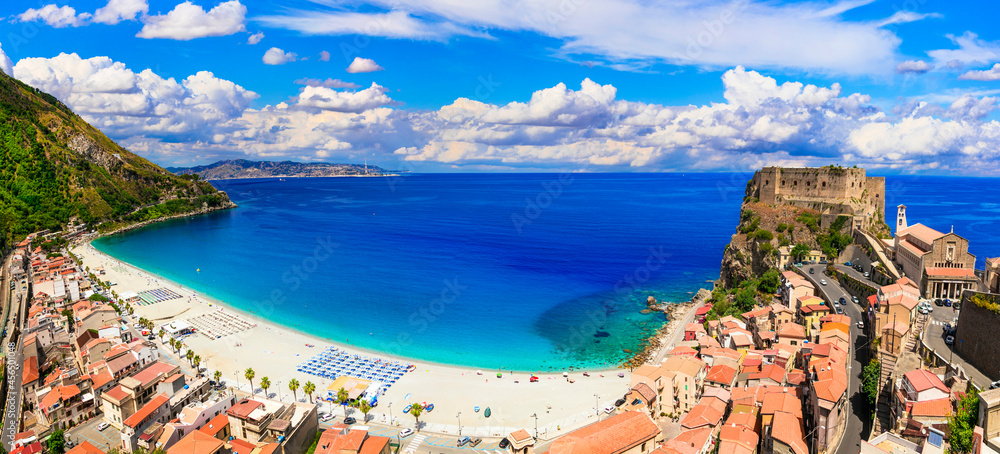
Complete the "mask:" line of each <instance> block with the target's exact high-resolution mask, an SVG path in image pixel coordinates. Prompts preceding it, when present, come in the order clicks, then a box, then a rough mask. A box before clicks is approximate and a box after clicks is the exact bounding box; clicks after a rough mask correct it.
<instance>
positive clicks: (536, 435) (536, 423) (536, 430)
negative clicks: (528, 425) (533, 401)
mask: <svg viewBox="0 0 1000 454" xmlns="http://www.w3.org/2000/svg"><path fill="white" fill-rule="evenodd" d="M531 417H532V418H535V438H536V439H537V438H538V413H532V415H531Z"/></svg>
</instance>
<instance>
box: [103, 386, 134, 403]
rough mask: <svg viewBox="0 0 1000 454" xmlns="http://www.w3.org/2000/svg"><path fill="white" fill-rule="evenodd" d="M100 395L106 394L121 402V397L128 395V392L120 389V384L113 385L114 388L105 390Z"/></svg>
mask: <svg viewBox="0 0 1000 454" xmlns="http://www.w3.org/2000/svg"><path fill="white" fill-rule="evenodd" d="M102 396H108V397H110V398H112V399H114V400H116V401H118V402H121V401H122V400H123V399H125V398H126V397H128V393H126V392H125V390H124V389H122V385H115V387H114V388H111V389H109V390H107V391H106V392H105V393H104V394H102Z"/></svg>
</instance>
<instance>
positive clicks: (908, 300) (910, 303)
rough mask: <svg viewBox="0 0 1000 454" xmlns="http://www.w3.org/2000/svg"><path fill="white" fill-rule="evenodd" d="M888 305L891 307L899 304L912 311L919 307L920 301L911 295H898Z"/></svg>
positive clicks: (890, 299)
mask: <svg viewBox="0 0 1000 454" xmlns="http://www.w3.org/2000/svg"><path fill="white" fill-rule="evenodd" d="M886 303H887V304H889V305H890V306H892V305H895V304H899V305H902V306H903V307H905V308H906V310H911V311H912V310H913V308H915V307H917V304H918V301H917V299H916V298H913V297H911V296H909V295H896V296H894V297H892V298H889V300H888V301H887V302H886Z"/></svg>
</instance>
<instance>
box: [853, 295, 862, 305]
mask: <svg viewBox="0 0 1000 454" xmlns="http://www.w3.org/2000/svg"><path fill="white" fill-rule="evenodd" d="M851 301H854V304H861V303H860V302H858V297H856V296H852V297H851Z"/></svg>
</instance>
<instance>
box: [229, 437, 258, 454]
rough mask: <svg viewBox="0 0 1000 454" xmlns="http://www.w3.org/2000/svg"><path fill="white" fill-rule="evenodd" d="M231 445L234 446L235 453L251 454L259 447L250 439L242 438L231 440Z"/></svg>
mask: <svg viewBox="0 0 1000 454" xmlns="http://www.w3.org/2000/svg"><path fill="white" fill-rule="evenodd" d="M229 445H230V446H232V447H233V453H235V454H250V452H252V451H253V450H254V448H256V447H257V445H255V444H253V443H250V442H249V441H244V440H240V439H239V438H237V439H235V440H231V441H230V442H229Z"/></svg>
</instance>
